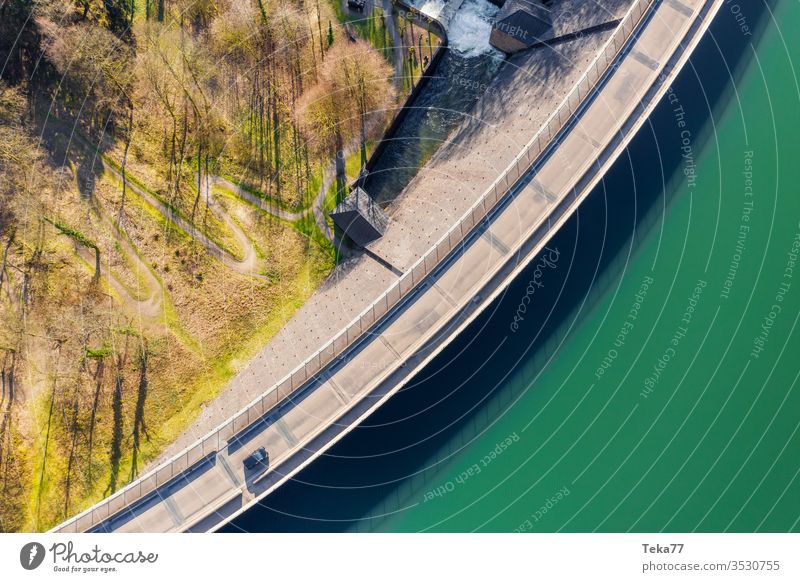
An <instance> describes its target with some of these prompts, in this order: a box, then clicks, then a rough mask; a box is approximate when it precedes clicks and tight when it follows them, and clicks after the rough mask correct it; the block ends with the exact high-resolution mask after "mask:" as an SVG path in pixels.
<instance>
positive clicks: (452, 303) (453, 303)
mask: <svg viewBox="0 0 800 582" xmlns="http://www.w3.org/2000/svg"><path fill="white" fill-rule="evenodd" d="M433 287H435V288H436V290H437V291H438V292H439V294H440V295H441V296H442V297H444V300H445V301H447V302H448V303H449V304H450V307H458V304H457V303H456V301H455V299H453V298H452V297H450V294H449V293H448V292H447V291H445V290H444V289H442V288H441V287H439V283H438V282H435V283H434V284H433Z"/></svg>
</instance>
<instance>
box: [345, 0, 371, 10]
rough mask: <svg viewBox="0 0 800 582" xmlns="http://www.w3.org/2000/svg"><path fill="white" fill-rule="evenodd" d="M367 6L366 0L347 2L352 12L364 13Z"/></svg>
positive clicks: (349, 0) (350, 0)
mask: <svg viewBox="0 0 800 582" xmlns="http://www.w3.org/2000/svg"><path fill="white" fill-rule="evenodd" d="M366 5H367V1H366V0H347V6H348V8H350V10H356V11H358V12H364V7H365V6H366Z"/></svg>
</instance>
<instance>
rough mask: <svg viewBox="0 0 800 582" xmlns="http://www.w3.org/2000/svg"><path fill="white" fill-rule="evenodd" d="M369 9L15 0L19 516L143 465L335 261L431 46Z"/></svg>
mask: <svg viewBox="0 0 800 582" xmlns="http://www.w3.org/2000/svg"><path fill="white" fill-rule="evenodd" d="M352 20H353V19H352V17H351V16H348V15H346V14H345V13H344V11H343V8H342V6H341V5H339V4H338V2H337V3H332V2H331V0H0V257H1V258H0V261H1V263H0V318H2V322H1V323H0V384H1V385H2V394H0V531H36V530H45V529H48V528H50V527H52V526H53V525H55V524H56V523H58V522H60V521H61V520H63V519H64V518H66V517H68V516H70V515H73V514H75V513H77V512H78V511H80V510H81V509H83V508H85V507H87V506H88V505H90V504H91V503H92V502H95V501H97V500H99V499H100V498H102V497H104V496H107V495H109V494H110V493H113V492H114V491H116V490H118V489H119V488H120V487H122V486H123V485H124V484H125V483H127V482H128V481H129V480H131V479H133V478H135V477H136V476H137V475H138V474H139V473H140V472H141V471H142V470H143V468H144V467H145V466H146V465H147V463H148V462H150V461H152V460H154V459H155V458H157V456H158V454H159V453H160V451H162V450H163V449H164V447H165V446H166V445H168V444H169V443H170V442H171V441H172V440H174V439H175V437H176V436H177V435H179V434H180V433H181V432H182V431H183V430H184V429H185V428H186V427H187V426H189V425H190V423H191V421H192V419H193V418H195V417H196V416H197V415H198V414H199V413H200V411H201V410H202V408H203V406H204V405H205V404H206V403H207V402H209V401H210V400H211V399H213V398H214V396H215V395H216V394H218V393H219V391H220V390H221V389H222V388H223V387H224V385H225V384H226V383H227V381H228V380H230V378H231V377H232V376H233V375H235V374H236V373H237V372H238V371H240V370H241V369H242V368H243V367H244V366H245V365H246V363H247V361H248V360H249V359H250V358H252V357H253V356H254V355H255V354H256V353H257V352H258V350H259V349H260V348H262V347H263V346H264V345H265V344H266V342H267V341H268V340H269V338H270V337H272V336H273V335H274V334H275V333H277V331H278V330H280V328H281V326H282V325H283V324H284V323H285V322H286V321H287V320H288V318H289V317H291V315H292V313H294V311H295V310H296V309H297V308H298V307H299V306H301V305H302V304H303V302H304V301H305V300H306V299H307V298H308V297H309V296H310V295H311V294H312V293H313V292H314V290H315V288H316V287H317V286H318V285H319V283H320V282H321V281H322V280H324V278H325V277H326V276H327V275H328V274H329V273H330V272H331V270H332V269H333V267H334V266H335V263H336V261H337V254H336V252H335V250H334V245H333V243H332V240H333V233H332V228H331V224H330V221H329V219H328V218H327V217H326V212H327V211H329V210H330V209H331V208H333V206H334V205H335V204H336V203H337V202H338V201H340V200H341V199H342V197H343V196H344V195H345V194H346V191H347V184H348V182H349V181H352V179H353V178H354V177H355V175H357V173H358V170H359V168H360V167H361V165H362V164H363V163H364V161H365V159H366V157H367V155H368V154H369V152H370V151H371V149H372V147H373V146H374V144H375V142H376V140H378V139H379V138H380V135H381V133H382V131H383V129H384V128H385V127H386V125H387V122H388V120H389V118H390V116H391V115H392V114H393V111H394V109H395V108H396V106H397V103H398V101H399V100H400V95H399V93H401V92H402V91H403V90H404V87H406V88H407V85H408V80H407V79H401V80H399V81H398V78H397V74H396V71H397V70H401V71H405V70H406V57H408V55H410V56H411V59H410V60H409V61H408V63H409V64H408V70H409V71H410V73H409V74H411V75H413V70H414V67H416V68H417V69H419V67H420V63H419V62H418V60H417V59H416V57H415V55H414V54H413V50H412V51H411V52H410V53H408V54H404V55H401V58H402V62H401V66H396V65H397V63H395V62H394V60H393V55H394V51H393V50H392V49H391V46H390V45H391V44H392V42H391V40H390V39H388V33H387V31H386V24H385V20H384V19H381V18H377V19H375V15H374V14H373V15H370V16H368V17H365V19H362V20H361V21H359V22H357V25H356V26H353V25H351V24H350V22H351V21H352ZM354 31H355V32H354ZM411 44H412V45H414V44H415V43H414V42H413V41H412V43H411ZM416 50H417V51H418V52H419V53H422V50H423V49H422V42H421V41H420V42H419V48H417V49H416Z"/></svg>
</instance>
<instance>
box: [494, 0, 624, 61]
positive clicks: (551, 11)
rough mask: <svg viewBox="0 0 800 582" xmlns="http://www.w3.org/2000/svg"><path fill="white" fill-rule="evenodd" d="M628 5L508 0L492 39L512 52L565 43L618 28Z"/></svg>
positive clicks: (614, 0)
mask: <svg viewBox="0 0 800 582" xmlns="http://www.w3.org/2000/svg"><path fill="white" fill-rule="evenodd" d="M628 4H629V2H628V0H593V1H586V0H553V1H552V2H546V3H543V2H541V0H505V1H504V3H503V4H502V5H501V6H502V7H501V9H500V11H499V12H498V13H497V16H496V18H495V23H494V25H493V26H492V35H491V37H490V39H489V42H490V43H491V44H492V46H494V47H495V48H497V49H499V50H501V51H503V52H505V53H508V54H514V53H517V52H519V51H522V50H525V49H531V48H536V47H540V46H543V45H549V46H554V45H557V44H562V43H564V42H567V41H571V40H574V39H576V38H579V37H580V36H585V35H589V34H593V33H596V32H599V31H603V30H609V29H611V28H614V27H616V25H617V24H619V20H620V18H622V15H623V14H624V13H625V9H626V8H627V6H628Z"/></svg>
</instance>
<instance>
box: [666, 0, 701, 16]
mask: <svg viewBox="0 0 800 582" xmlns="http://www.w3.org/2000/svg"><path fill="white" fill-rule="evenodd" d="M664 4H666V5H667V6H669V7H670V8H674V9H675V10H677V11H678V12H680V13H681V14H683V15H684V16H692V15H693V14H694V12H693V11H692V9H691V8H689V7H688V6H687V5H686V4H684V3H683V2H681V1H680V0H664Z"/></svg>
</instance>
